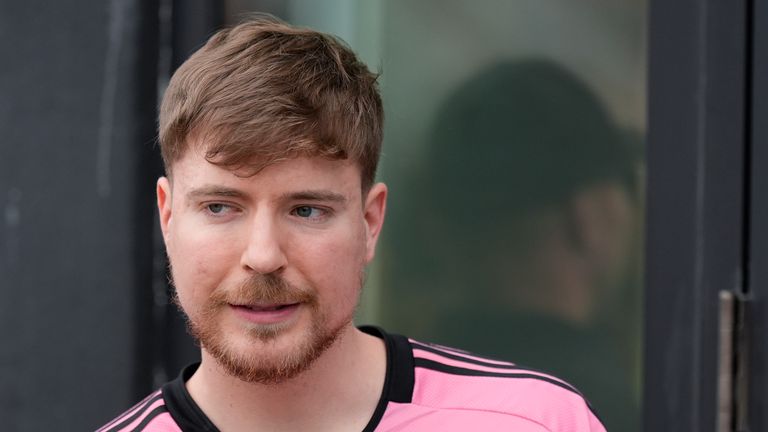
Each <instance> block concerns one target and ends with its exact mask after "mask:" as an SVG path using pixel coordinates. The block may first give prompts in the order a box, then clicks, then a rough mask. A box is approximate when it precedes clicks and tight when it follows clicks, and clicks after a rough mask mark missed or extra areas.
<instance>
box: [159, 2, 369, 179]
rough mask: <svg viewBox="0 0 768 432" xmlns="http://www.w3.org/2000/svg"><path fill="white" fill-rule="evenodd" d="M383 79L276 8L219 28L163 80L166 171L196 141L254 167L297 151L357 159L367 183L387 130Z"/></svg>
mask: <svg viewBox="0 0 768 432" xmlns="http://www.w3.org/2000/svg"><path fill="white" fill-rule="evenodd" d="M376 79H377V75H375V74H372V73H371V72H370V71H369V70H368V68H367V67H366V66H365V65H364V64H363V63H362V62H360V61H359V60H358V59H357V57H356V56H355V54H354V53H353V52H352V51H351V50H350V49H349V48H348V47H347V46H346V45H344V44H343V43H342V42H341V41H339V40H338V39H335V38H334V37H332V36H329V35H326V34H322V33H318V32H315V31H312V30H308V29H301V28H295V27H291V26H289V25H287V24H284V23H282V22H279V21H277V20H276V19H274V18H272V17H269V16H259V17H257V18H255V19H253V20H250V21H248V22H245V23H243V24H240V25H238V26H236V27H233V28H231V29H226V30H222V31H220V32H218V33H216V34H215V35H213V37H211V38H210V39H209V40H208V43H206V44H205V45H204V46H203V47H202V48H201V49H200V50H198V51H197V52H196V53H195V54H194V55H192V57H190V58H189V60H187V61H186V62H185V63H184V64H183V65H182V66H181V67H180V68H179V69H178V70H177V71H176V73H175V74H174V76H173V78H172V79H171V81H170V83H169V86H168V89H167V90H166V93H165V96H164V98H163V103H162V106H161V109H160V127H159V129H160V137H159V138H160V146H161V149H162V155H163V161H164V162H165V167H166V171H167V172H168V174H169V175H170V174H172V172H173V165H174V163H175V162H176V161H178V160H179V159H180V158H181V157H182V156H183V155H184V154H185V152H187V151H188V150H190V147H191V144H192V142H193V141H197V142H199V143H201V144H202V145H203V148H201V149H199V150H203V151H204V152H205V157H206V159H207V160H209V161H210V162H212V163H214V164H217V165H220V166H223V167H225V168H230V169H241V168H247V170H246V171H248V172H249V173H255V172H258V171H259V170H260V169H262V168H264V167H265V166H267V165H269V164H272V163H274V162H277V161H281V160H285V159H291V158H294V157H297V156H319V157H325V158H329V159H334V160H338V159H350V160H353V161H355V162H356V163H357V164H358V165H359V167H360V170H361V174H362V175H361V178H362V186H363V189H367V188H368V187H370V186H371V185H372V184H373V180H374V177H375V175H376V167H377V164H378V160H379V154H380V151H381V140H382V121H383V110H382V104H381V98H380V96H379V93H378V89H377V84H376ZM195 136H199V137H198V138H200V139H199V140H193V139H190V138H191V137H195Z"/></svg>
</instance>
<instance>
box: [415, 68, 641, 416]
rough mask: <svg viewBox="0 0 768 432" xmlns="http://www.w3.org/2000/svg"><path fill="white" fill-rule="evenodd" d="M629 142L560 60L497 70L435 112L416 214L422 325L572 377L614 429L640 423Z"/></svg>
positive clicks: (633, 154)
mask: <svg viewBox="0 0 768 432" xmlns="http://www.w3.org/2000/svg"><path fill="white" fill-rule="evenodd" d="M627 136H628V134H627V133H625V132H622V130H621V129H620V128H618V127H617V126H616V125H615V124H614V123H613V121H612V120H611V119H610V117H609V116H608V114H607V113H606V111H605V110H604V109H603V107H602V106H601V104H600V103H599V102H598V100H597V98H596V97H595V95H594V94H593V93H592V92H591V91H590V90H589V89H588V88H587V87H586V85H585V84H583V83H582V82H581V81H579V79H577V78H576V77H575V76H574V75H572V74H571V73H569V72H568V71H566V70H564V69H562V68H561V67H559V66H557V65H555V64H553V63H551V62H548V61H543V60H531V61H519V62H506V63H501V64H496V65H493V66H491V67H489V68H486V69H485V70H483V71H481V72H480V73H479V74H477V75H475V76H474V77H472V78H471V79H469V80H468V81H467V82H466V83H465V84H463V85H462V86H460V88H458V89H457V90H456V91H455V92H454V93H453V94H452V95H451V96H450V97H449V98H448V99H447V100H446V101H445V103H444V105H443V108H442V109H441V110H440V111H439V113H438V117H437V121H436V124H435V130H434V136H433V141H432V142H431V144H430V148H429V150H428V154H427V155H426V157H425V160H427V161H429V166H428V168H426V169H425V170H423V171H422V172H421V173H420V174H419V176H420V178H421V179H420V181H419V182H416V183H418V184H419V185H420V186H419V187H420V188H422V189H421V190H419V191H417V192H418V193H416V194H414V195H416V196H417V197H418V198H417V199H418V200H421V201H420V203H419V204H414V205H418V206H420V207H422V208H421V209H413V210H416V211H421V212H424V213H423V214H426V215H428V216H427V217H426V218H425V219H426V221H425V222H424V221H423V222H422V226H420V227H417V228H416V231H418V232H414V233H413V234H414V235H424V236H425V237H426V238H429V240H428V241H424V242H421V243H422V246H421V247H423V248H425V249H424V250H421V251H419V252H420V253H423V254H425V256H428V257H431V258H432V259H433V262H432V265H433V266H434V268H433V269H432V270H433V274H432V275H431V276H430V277H429V279H430V280H429V281H427V280H424V281H423V285H422V286H429V287H430V288H429V289H430V290H434V291H433V296H431V298H432V299H435V298H437V299H440V300H438V303H437V304H435V302H434V300H433V302H432V306H431V308H432V309H433V310H437V311H440V312H436V314H438V317H437V319H436V320H435V322H436V326H435V328H434V329H432V330H430V332H431V333H432V334H433V335H437V339H438V340H441V339H442V341H444V342H445V343H451V344H456V345H460V346H464V347H467V348H469V349H472V350H474V351H477V352H481V353H485V354H493V355H496V356H498V357H500V358H508V359H511V360H512V361H516V362H518V363H521V364H525V365H531V366H534V367H537V368H542V369H547V370H550V371H552V372H553V373H555V374H557V375H560V376H562V377H564V378H565V379H567V380H570V381H571V382H572V383H573V384H575V385H576V386H577V387H579V388H581V390H582V391H583V392H584V393H585V394H586V396H587V398H589V399H590V400H591V401H592V403H593V405H594V406H595V407H596V409H597V410H598V412H599V413H600V414H601V415H602V416H603V419H604V420H605V423H606V427H607V429H608V430H622V431H630V430H637V425H636V423H637V418H638V416H637V412H636V410H637V408H636V407H635V403H634V402H633V399H634V398H636V394H633V389H632V386H631V385H630V382H631V379H632V374H633V373H635V372H634V371H633V370H631V369H632V367H631V365H630V364H629V362H628V361H626V357H631V356H632V355H634V354H635V353H634V352H632V351H631V350H630V348H631V346H630V345H629V344H626V345H625V344H624V342H622V341H626V340H629V339H631V340H632V341H637V339H638V335H634V334H633V330H634V328H632V327H631V326H630V324H631V325H637V323H636V321H637V317H636V316H631V315H630V313H629V312H630V311H634V310H636V309H637V305H636V304H632V303H633V302H632V301H631V300H632V299H634V297H627V296H628V295H629V293H630V292H633V291H636V290H635V289H634V288H635V287H634V286H633V285H632V284H633V283H636V282H633V280H632V277H631V276H633V275H634V273H632V271H631V270H632V265H633V264H634V263H635V262H636V261H637V260H636V259H635V258H636V256H634V255H633V254H632V253H633V251H634V250H635V248H633V247H632V246H633V240H634V238H635V237H636V229H635V228H636V223H637V215H638V210H637V204H638V203H637V201H636V195H637V184H636V174H637V159H638V158H637V147H639V146H635V147H633V146H631V145H629V144H628V140H627V139H626V137H627ZM414 253H415V252H414ZM425 279H426V278H425ZM420 284H421V283H420ZM630 288H632V289H630ZM437 294H439V295H437ZM627 300H630V301H627ZM617 316H618V318H617ZM629 321H631V323H630V322H629ZM478 328H482V329H486V330H487V331H488V332H487V333H485V335H483V334H482V333H478V331H477V330H478Z"/></svg>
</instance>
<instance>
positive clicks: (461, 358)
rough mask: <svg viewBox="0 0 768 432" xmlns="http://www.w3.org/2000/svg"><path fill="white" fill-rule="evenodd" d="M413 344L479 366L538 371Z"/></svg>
mask: <svg viewBox="0 0 768 432" xmlns="http://www.w3.org/2000/svg"><path fill="white" fill-rule="evenodd" d="M411 345H412V346H413V347H414V348H416V349H420V350H423V351H427V352H431V353H432V354H437V355H439V356H443V357H445V358H449V359H452V360H459V361H463V362H466V363H472V364H476V365H478V366H487V367H494V368H496V369H514V370H528V371H532V372H538V371H536V370H534V369H531V368H528V367H523V366H518V365H514V364H510V363H507V364H499V363H491V362H487V361H483V360H478V359H474V358H469V357H464V356H462V355H459V354H454V353H451V352H448V351H443V350H442V349H440V348H435V347H433V346H431V345H425V344H423V343H419V342H411ZM467 355H473V354H470V353H467ZM489 360H490V359H489ZM499 361H502V360H499Z"/></svg>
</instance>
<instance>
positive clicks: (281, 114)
mask: <svg viewBox="0 0 768 432" xmlns="http://www.w3.org/2000/svg"><path fill="white" fill-rule="evenodd" d="M375 80H376V77H375V76H374V75H373V74H371V73H370V72H369V71H368V70H367V68H366V67H365V66H363V65H362V63H360V62H359V61H358V60H357V59H356V57H355V56H354V54H353V53H352V52H351V51H349V49H348V48H346V47H344V46H343V45H342V44H341V43H339V42H338V41H336V40H334V39H333V38H331V37H329V36H327V35H323V34H319V33H316V32H313V31H309V30H300V29H295V28H293V27H290V26H288V25H285V24H282V23H279V22H276V21H275V20H273V19H269V18H260V19H257V20H255V21H250V22H248V23H245V24H241V25H239V26H237V27H235V28H233V29H231V30H224V31H222V32H219V33H217V34H216V35H214V36H213V37H212V38H211V39H210V41H209V42H208V43H207V44H206V45H205V46H204V47H203V48H201V50H200V51H198V52H197V53H195V54H194V55H193V56H192V57H191V58H190V59H189V60H188V61H187V62H186V63H185V64H184V65H182V66H181V68H179V71H178V72H177V73H176V75H175V76H174V77H173V79H172V80H171V83H170V86H169V88H168V90H167V92H166V94H165V97H164V100H163V105H162V110H161V118H160V140H161V146H162V152H163V157H164V160H165V163H166V170H167V172H168V174H169V177H168V178H165V177H164V178H161V179H160V180H159V181H158V185H157V194H158V208H159V211H160V225H161V228H162V231H163V236H164V240H165V244H166V249H167V252H168V257H169V260H170V263H171V272H172V276H173V281H174V286H175V288H176V294H177V302H178V304H179V305H180V307H181V308H182V309H183V311H184V313H185V314H186V315H187V318H188V322H189V327H190V330H191V332H192V334H193V335H194V336H195V337H197V338H198V339H199V341H200V343H201V345H202V348H203V349H204V353H207V354H208V355H210V357H211V358H213V359H214V360H215V361H216V362H217V363H218V364H219V365H220V366H222V367H223V368H224V370H226V371H227V372H228V373H230V374H231V375H233V376H236V377H238V378H240V379H243V380H245V381H249V382H261V383H277V382H282V381H284V380H286V379H289V378H291V377H293V376H295V375H297V374H299V373H301V372H302V371H304V370H306V369H307V368H308V367H309V366H310V365H311V364H312V362H313V361H314V360H315V359H316V358H318V357H319V356H320V355H321V354H322V353H323V352H324V350H325V349H327V348H328V347H329V346H331V345H333V343H334V341H335V340H336V339H337V338H338V337H339V336H340V335H341V334H343V333H344V332H345V331H346V330H348V329H349V328H350V326H351V320H352V315H353V312H354V310H355V307H356V305H357V301H358V297H359V292H360V289H361V285H362V278H363V270H364V267H365V265H366V264H367V263H368V262H369V261H370V260H371V259H372V258H373V255H374V250H375V246H376V241H377V239H378V234H379V232H380V229H381V226H382V223H383V219H384V212H385V205H386V194H387V191H386V187H385V186H384V185H383V184H375V185H374V184H373V178H374V175H375V171H376V163H377V159H378V155H379V150H380V145H381V117H382V115H381V102H380V98H379V95H378V91H377V89H376V84H375ZM361 186H362V193H361ZM204 358H205V357H204Z"/></svg>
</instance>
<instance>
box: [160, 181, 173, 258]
mask: <svg viewBox="0 0 768 432" xmlns="http://www.w3.org/2000/svg"><path fill="white" fill-rule="evenodd" d="M171 198H172V197H171V182H170V180H168V178H167V177H160V178H159V179H157V212H158V214H159V216H160V230H161V231H162V232H163V239H164V240H165V243H166V245H167V244H168V225H170V223H171V215H172V213H171V208H172V205H171V204H172V201H173V200H172V199H171Z"/></svg>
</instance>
